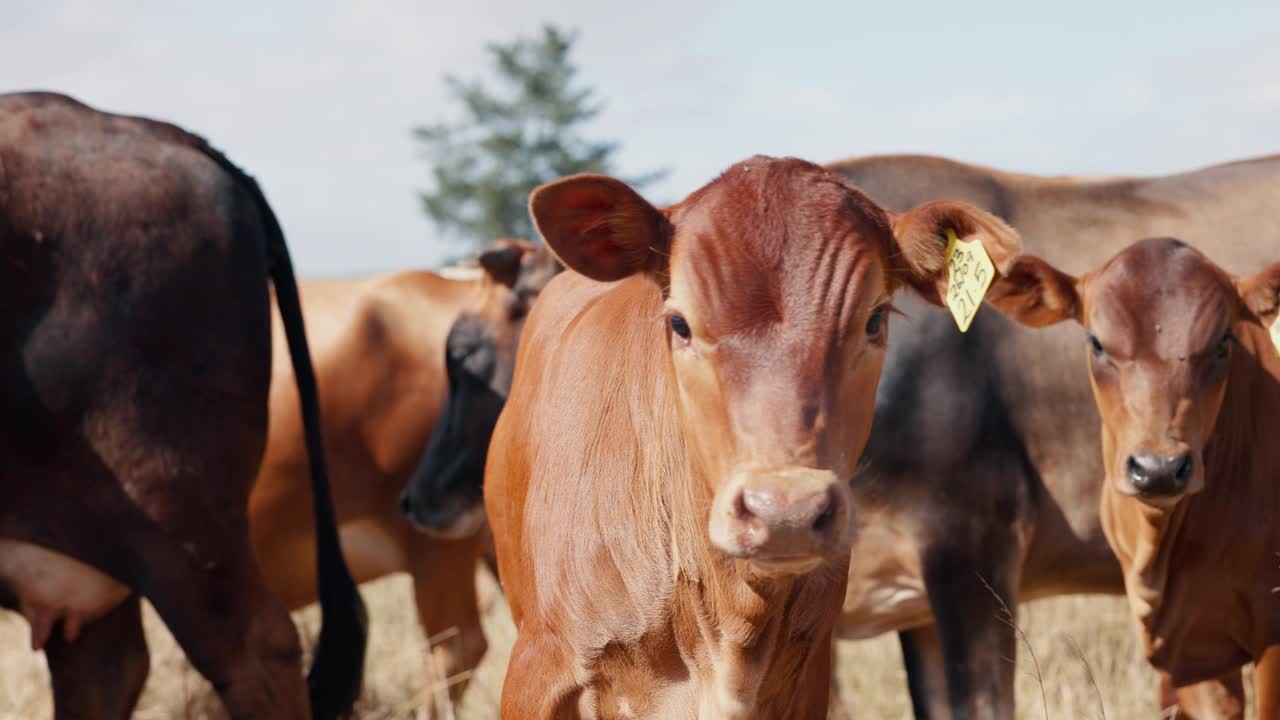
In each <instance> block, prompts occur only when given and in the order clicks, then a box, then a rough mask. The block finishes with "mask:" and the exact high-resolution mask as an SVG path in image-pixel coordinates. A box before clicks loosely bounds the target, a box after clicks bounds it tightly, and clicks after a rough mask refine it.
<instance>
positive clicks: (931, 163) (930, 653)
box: [831, 155, 1280, 718]
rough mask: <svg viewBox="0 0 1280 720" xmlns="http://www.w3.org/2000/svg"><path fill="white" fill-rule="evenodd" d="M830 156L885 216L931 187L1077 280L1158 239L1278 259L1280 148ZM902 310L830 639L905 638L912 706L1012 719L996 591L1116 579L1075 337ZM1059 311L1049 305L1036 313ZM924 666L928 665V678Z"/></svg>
mask: <svg viewBox="0 0 1280 720" xmlns="http://www.w3.org/2000/svg"><path fill="white" fill-rule="evenodd" d="M831 167H832V169H833V170H835V171H836V172H839V173H840V174H842V175H844V176H845V177H847V178H848V179H849V180H850V181H851V182H853V183H854V184H855V185H857V186H858V187H859V188H861V189H862V190H864V191H865V192H866V193H867V194H868V195H870V196H871V198H872V199H873V200H875V201H876V202H877V203H880V204H881V205H883V206H885V207H886V208H889V209H890V210H895V211H902V210H906V209H908V208H911V207H915V206H917V205H920V204H921V203H925V202H928V201H932V200H937V199H942V198H951V199H954V200H962V201H965V202H969V203H972V204H975V205H977V206H979V207H981V208H983V209H985V210H987V211H989V212H991V213H993V214H995V215H997V216H999V217H1000V218H1001V219H1003V220H1004V221H1006V222H1008V223H1010V224H1011V225H1013V226H1014V227H1016V228H1017V229H1018V232H1019V234H1020V235H1021V236H1022V238H1023V239H1024V242H1025V245H1026V249H1027V251H1028V252H1036V253H1038V254H1041V255H1043V256H1045V257H1049V258H1051V259H1052V260H1053V261H1054V263H1055V264H1056V265H1057V266H1058V267H1061V268H1063V269H1064V270H1066V271H1068V272H1072V273H1081V272H1084V271H1086V270H1088V269H1091V268H1094V267H1097V266H1098V265H1100V264H1101V263H1102V262H1103V261H1105V260H1106V259H1107V258H1108V257H1110V256H1112V255H1114V254H1115V253H1116V252H1118V251H1119V250H1120V249H1121V248H1123V247H1124V246H1126V245H1128V244H1129V243H1131V242H1133V240H1134V239H1136V238H1141V237H1147V236H1158V235H1173V236H1177V237H1180V238H1182V239H1184V240H1186V241H1188V242H1190V243H1192V244H1194V245H1196V246H1197V247H1201V248H1204V249H1205V250H1206V251H1208V252H1209V253H1210V254H1211V255H1212V256H1213V257H1215V258H1216V259H1217V260H1218V261H1219V262H1221V263H1222V264H1223V265H1224V266H1225V267H1226V268H1227V269H1229V270H1231V271H1233V272H1245V271H1250V272H1252V271H1253V270H1256V269H1257V267H1259V266H1261V265H1262V264H1263V263H1265V262H1267V261H1270V260H1273V259H1274V253H1275V247H1276V240H1275V239H1276V238H1277V237H1280V195H1278V194H1277V189H1278V188H1280V156H1271V157H1264V158H1257V159H1253V160H1246V161H1241V162H1234V163H1226V164H1221V165H1215V166H1212V167H1207V168H1203V169H1199V170H1194V171H1190V172H1183V173H1177V174H1172V175H1166V176H1159V177H1098V178H1074V177H1041V176H1034V175H1026V174H1018V173H1010V172H1004V171H1000V170H995V169H991V168H985V167H980V166H976V165H969V164H965V163H959V162H955V161H952V160H948V159H945V158H938V157H927V156H912V155H896V156H876V157H864V158H858V159H855V160H849V161H845V162H841V163H836V164H833V165H832V166H831ZM1019 272H1020V271H1019V269H1018V268H1017V267H1015V268H1013V269H1012V270H1011V273H1012V274H1013V275H1016V274H1018V273H1019ZM997 292H999V288H998V287H996V288H993V289H992V295H991V296H989V298H988V299H989V300H990V298H991V297H994V296H995V294H996V293H997ZM1035 302H1039V300H1036V301H1035ZM895 305H897V306H898V307H900V308H901V309H902V311H903V313H904V315H905V317H902V318H895V322H894V326H893V342H891V343H890V350H889V354H888V357H887V358H886V361H885V369H884V377H883V378H882V381H881V385H880V392H879V399H878V403H879V405H878V410H877V414H876V423H875V427H874V429H873V432H872V436H871V439H870V441H869V442H868V445H867V448H866V451H865V453H864V465H863V467H862V468H861V470H860V472H859V473H857V474H856V475H855V477H854V481H853V489H854V496H855V501H856V502H857V503H858V505H859V507H865V508H867V509H868V512H866V513H864V514H862V515H861V517H862V518H865V519H866V522H869V523H875V524H876V525H875V527H871V528H864V529H863V530H862V535H861V536H862V537H864V538H867V542H865V543H864V542H858V543H857V544H855V546H854V548H853V557H852V564H851V569H850V581H849V588H848V596H847V598H846V602H845V610H844V613H843V616H842V618H841V622H840V628H839V635H840V636H841V637H849V638H859V637H867V636H869V635H874V634H877V633H880V632H884V631H886V630H902V631H907V632H906V633H905V634H904V635H903V643H904V648H905V656H906V660H907V663H908V665H909V669H910V672H909V674H910V676H911V677H912V682H911V688H912V697H913V700H914V701H915V702H916V706H917V708H920V709H921V711H922V712H923V708H925V707H929V706H932V707H934V708H935V709H937V708H939V707H942V708H945V707H946V706H947V705H950V706H951V707H952V708H954V709H955V710H956V712H958V713H960V712H963V713H966V714H967V716H968V717H1000V718H1011V717H1013V712H1014V702H1013V700H1014V698H1013V684H1014V677H1013V675H1014V667H1013V665H1012V664H1010V663H1008V662H1006V661H1005V660H1004V659H1005V658H1008V657H1011V656H1012V654H1013V652H1014V651H1015V647H1016V642H1015V638H1014V635H1013V631H1012V629H1011V628H1010V627H1009V626H1007V625H1006V624H1005V623H1004V621H1003V614H1002V612H1003V611H1002V609H1001V603H1004V604H1005V605H1007V606H1009V607H1015V608H1016V606H1017V604H1018V602H1019V601H1020V600H1026V599H1032V598H1036V597H1044V596H1047V595H1054V594H1061V593H1077V592H1107V593H1120V592H1123V590H1124V586H1123V578H1122V576H1121V573H1120V568H1119V565H1118V563H1117V562H1116V560H1115V558H1114V556H1113V554H1112V552H1111V550H1110V548H1109V546H1108V544H1107V541H1106V537H1105V534H1104V532H1103V530H1102V524H1101V521H1100V518H1099V516H1098V503H1099V501H1100V497H1101V490H1102V479H1103V477H1104V473H1103V468H1102V464H1101V461H1100V458H1101V457H1102V452H1101V448H1100V444H1099V438H1100V437H1101V431H1100V427H1099V423H1098V418H1097V412H1096V410H1095V409H1094V402H1093V398H1092V397H1091V396H1090V392H1089V380H1088V374H1087V372H1086V370H1085V367H1084V365H1083V363H1081V362H1080V360H1079V358H1080V353H1082V352H1083V350H1082V347H1083V345H1084V337H1083V334H1082V333H1081V332H1080V330H1079V328H1076V327H1069V326H1065V325H1064V326H1058V327H1052V328H1046V329H1043V330H1031V329H1026V328H1022V327H1019V326H1018V325H1017V324H1016V323H1012V322H1009V321H1007V320H1006V319H1004V318H1003V317H1001V316H1000V315H999V314H998V313H992V312H989V311H985V310H984V311H980V312H979V313H978V315H977V317H976V318H975V320H974V324H973V327H972V328H971V329H970V331H969V332H968V333H967V334H965V335H960V334H959V333H957V332H956V330H955V324H954V322H953V321H952V319H951V317H950V316H949V314H948V313H947V312H946V311H945V310H938V309H935V308H933V307H932V306H929V305H927V304H925V303H923V302H920V301H917V300H916V299H915V298H914V297H911V296H905V297H903V298H902V299H901V300H900V301H895ZM1028 309H1029V310H1030V309H1037V308H1035V307H1034V306H1029V308H1028ZM1059 309H1060V308H1058V307H1057V306H1055V305H1053V304H1052V301H1050V303H1049V304H1046V305H1044V306H1042V307H1039V308H1038V309H1037V311H1038V312H1042V313H1046V314H1047V315H1051V314H1052V313H1054V312H1057V311H1058V310H1059ZM1047 315H1046V316H1047ZM1043 322H1045V320H1044V319H1042V320H1041V321H1040V322H1039V323H1038V324H1043ZM1063 418H1070V419H1071V421H1070V422H1064V421H1063ZM957 488H963V491H962V492H961V491H957ZM855 519H856V518H855ZM885 528H893V531H892V532H889V531H888V530H886V529H885ZM914 648H919V652H917V651H916V650H915V649H914ZM931 668H932V669H935V670H937V671H939V673H938V675H939V676H937V677H931V678H927V679H922V675H925V674H928V673H929V672H930V669H931ZM937 691H940V692H941V693H942V697H941V698H930V697H927V695H928V694H929V693H931V692H937ZM1152 692H1153V694H1154V692H1155V688H1152ZM930 717H943V718H945V717H947V716H946V715H940V716H939V715H936V714H935V715H930Z"/></svg>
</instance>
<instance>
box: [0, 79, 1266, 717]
mask: <svg viewBox="0 0 1280 720" xmlns="http://www.w3.org/2000/svg"><path fill="white" fill-rule="evenodd" d="M529 212H530V215H531V217H532V219H533V221H534V223H535V225H536V227H537V229H538V232H539V233H540V235H541V236H542V239H543V240H544V241H545V243H544V244H534V243H530V242H527V241H524V240H499V241H496V242H494V243H493V244H492V245H491V246H490V247H489V248H487V249H486V250H484V251H483V252H482V253H480V254H479V256H478V257H476V258H474V259H473V260H471V261H466V262H463V263H460V264H459V265H457V266H454V267H452V268H448V269H445V270H441V271H438V272H426V271H414V272H400V273H395V274H391V275H387V276H381V277H370V278H362V279H354V280H331V281H313V282H302V283H298V282H296V281H295V279H294V274H293V270H292V267H291V264H290V260H289V255H288V251H287V249H286V247H285V241H284V237H283V234H282V232H281V230H280V227H279V225H278V224H277V221H276V219H275V216H274V215H273V213H272V211H271V209H270V207H269V205H268V204H267V201H266V199H265V197H264V195H263V193H262V192H261V191H260V190H259V188H258V186H257V184H256V183H255V182H254V180H253V179H252V178H250V177H249V176H248V175H246V174H245V173H244V172H242V171H241V170H240V169H238V168H237V167H236V166H234V165H233V164H231V162H230V161H228V160H227V159H226V158H225V157H224V156H223V155H222V154H221V153H219V152H218V151H217V150H215V149H213V148H212V147H211V146H210V145H209V144H208V143H206V142H205V141H204V140H203V139H201V138H199V137H197V136H194V135H192V134H190V133H187V132H185V131H183V130H181V129H179V128H177V127H175V126H173V125H169V124H165V123H161V122H155V121H151V120H146V119H142V118H134V117H123V116H117V115H111V114H107V113H102V112H98V111H96V110H93V109H91V108H89V107H87V106H85V105H83V104H80V103H79V102H77V101H75V100H72V99H70V98H67V97H64V96H60V95H55V94H47V93H28V94H15V95H4V96H0V387H2V388H3V393H4V402H3V406H0V457H2V458H3V461H2V462H0V606H2V607H4V608H7V609H10V610H13V611H16V612H18V613H20V614H21V615H22V616H23V617H24V618H25V619H26V621H27V622H28V624H29V625H30V630H31V647H32V649H33V650H43V651H44V653H45V656H46V658H47V662H48V666H49V671H50V675H51V679H52V683H51V684H52V692H53V697H54V707H55V713H56V716H57V717H59V718H63V717H66V718H71V717H77V718H80V717H86V718H124V717H128V716H130V714H131V713H132V711H133V708H134V705H135V703H136V701H137V699H138V696H139V693H140V692H141V688H142V686H143V683H144V681H145V679H146V677H147V674H148V670H149V660H148V651H147V646H146V642H145V639H144V637H143V629H142V622H141V614H140V608H141V605H140V602H141V599H143V598H145V599H146V600H148V601H149V602H150V603H151V604H152V605H153V606H154V607H155V609H156V610H157V612H158V614H159V616H160V617H161V618H162V619H163V621H164V622H165V624H166V625H167V626H168V627H169V629H170V630H171V631H172V632H173V634H174V636H175V638H176V639H177V641H178V643H179V644H180V645H181V647H182V648H183V650H184V651H185V652H186V654H187V656H188V657H189V659H190V660H191V663H192V664H193V666H194V667H195V668H196V669H197V670H198V671H199V672H200V673H202V674H203V675H204V676H205V677H206V678H208V679H209V681H210V682H211V683H212V685H213V687H214V688H215V690H216V692H217V693H218V694H219V696H220V698H221V700H222V702H223V704H224V705H225V707H226V709H227V711H228V713H229V714H230V716H231V717H233V718H303V717H316V718H334V717H341V716H344V715H346V714H347V713H349V712H350V708H351V706H352V704H353V703H354V701H355V699H356V697H357V695H358V694H359V692H360V687H361V677H362V673H363V671H364V670H363V669H364V667H365V664H366V658H365V637H366V629H367V624H368V623H370V622H372V623H377V622H378V620H379V619H378V618H377V617H376V616H374V617H367V616H366V612H365V609H364V606H363V604H362V602H361V599H360V595H359V593H358V592H357V590H356V586H357V584H358V583H361V582H365V581H367V580H372V579H374V578H378V577H382V576H384V575H388V574H391V573H397V572H406V573H408V574H409V575H411V576H412V579H413V589H414V597H415V600H416V607H417V611H418V619H419V621H420V623H421V625H422V627H423V630H424V631H425V632H426V633H428V634H429V635H433V634H437V633H439V632H441V631H444V630H446V629H454V630H456V632H457V634H458V638H457V641H456V642H452V643H443V644H438V645H435V646H434V647H433V648H432V650H431V653H432V656H431V657H430V658H429V661H430V662H431V663H432V664H433V665H434V666H435V669H436V671H437V672H439V673H443V674H444V675H445V676H450V677H452V676H459V675H462V676H465V672H466V671H467V670H469V669H471V668H474V667H475V666H476V665H477V664H478V663H479V661H480V659H481V657H482V656H483V655H484V653H485V651H486V642H485V638H484V635H483V633H482V631H481V628H480V614H481V613H480V610H479V605H478V599H477V594H476V590H475V584H474V573H475V572H476V568H477V564H488V565H490V566H491V567H496V570H497V572H498V576H499V578H500V580H501V586H502V591H503V592H504V593H505V596H506V599H507V602H508V603H509V605H510V608H511V612H512V617H513V619H514V621H515V625H516V628H517V638H516V642H515V646H514V648H513V650H512V654H511V658H510V663H509V666H508V669H507V674H506V679H505V682H504V685H503V691H502V699H501V712H502V716H503V717H504V718H547V719H551V718H569V717H582V718H702V719H703V720H710V719H718V718H788V719H789V718H825V717H826V715H827V712H828V701H829V697H830V694H831V692H830V688H831V681H832V672H833V663H832V643H833V641H834V640H838V639H856V638H864V637H870V636H872V635H877V634H880V633H883V632H887V631H896V632H898V633H899V637H900V639H901V644H902V650H903V658H904V661H905V663H906V670H907V674H908V684H909V689H910V693H911V700H912V704H913V707H914V709H915V713H916V716H917V717H920V718H957V719H959V718H1012V717H1013V714H1014V697H1013V695H1014V693H1013V685H1014V682H1013V680H1014V678H1013V673H1014V668H1013V666H1012V665H1011V664H1010V663H1008V662H1007V661H1006V659H1007V658H1009V657H1012V656H1013V655H1014V653H1015V650H1016V648H1015V635H1014V628H1013V627H1012V626H1011V624H1010V623H1009V622H1007V618H1006V617H1005V615H1004V611H1003V608H1016V607H1017V604H1018V602H1019V601H1021V600H1026V599H1030V598H1036V597H1044V596H1049V595H1058V594H1066V593H1111V594H1121V593H1123V594H1124V595H1125V596H1126V597H1127V600H1128V604H1129V608H1130V610H1131V614H1132V618H1133V622H1134V627H1135V628H1136V629H1137V632H1138V633H1139V637H1140V638H1141V640H1142V645H1143V648H1144V650H1145V652H1146V656H1147V659H1148V660H1149V661H1150V663H1151V664H1152V665H1153V666H1154V667H1155V669H1156V670H1157V671H1158V672H1159V674H1160V677H1161V678H1162V687H1159V688H1155V687H1153V688H1150V692H1151V694H1152V697H1153V698H1155V697H1159V698H1160V700H1161V702H1162V704H1163V705H1164V706H1166V707H1169V706H1174V705H1176V706H1177V707H1178V711H1179V712H1180V713H1181V715H1180V716H1186V717H1195V718H1232V717H1242V716H1243V713H1244V709H1245V704H1244V697H1245V696H1244V687H1243V685H1244V683H1243V680H1242V675H1241V670H1242V666H1244V665H1247V664H1249V663H1253V664H1254V666H1255V671H1254V676H1253V677H1254V685H1255V688H1254V704H1255V705H1256V707H1257V709H1258V713H1259V714H1260V716H1261V717H1263V718H1280V594H1277V592H1276V588H1280V443H1276V442H1274V441H1270V442H1269V441H1268V437H1272V438H1273V437H1274V436H1275V434H1276V432H1277V430H1276V428H1277V424H1280V319H1278V318H1277V316H1278V315H1280V156H1271V157H1266V158H1259V159H1254V160H1247V161H1240V162H1234V163H1229V164H1224V165H1217V166H1213V167H1209V168H1205V169H1201V170H1196V171H1192V172H1187V173H1181V174H1176V175H1169V176H1164V177H1109V178H1097V179H1092V178H1071V177H1038V176H1032V175H1020V174H1013V173H1006V172H1000V171H996V170H991V169H988V168H982V167H977V166H971V165H965V164H961V163H957V162H952V161H949V160H945V159H942V158H935V157H924V156H876V157H867V158H859V159H854V160H849V161H844V162H837V163H832V164H829V165H827V166H819V165H814V164H811V163H808V162H805V161H801V160H796V159H774V158H768V157H760V156H757V157H753V158H750V159H747V160H745V161H743V162H740V163H738V164H736V165H734V166H732V167H730V168H729V169H728V170H726V171H725V172H724V173H722V174H721V175H720V176H718V177H716V178H714V179H713V180H711V181H710V182H709V183H708V184H706V185H705V186H704V187H702V188H701V189H699V190H697V191H696V192H694V193H693V194H691V195H689V196H688V197H687V198H685V199H684V200H682V201H681V202H679V203H676V204H674V205H671V206H668V207H656V206H654V205H652V204H650V203H649V202H648V201H647V200H645V199H644V198H643V197H641V196H640V195H639V194H637V193H636V192H635V191H634V190H633V189H631V188H630V187H628V186H627V185H626V184H624V183H623V182H621V181H619V180H616V179H612V178H609V177H604V176H595V175H580V176H574V177H569V178H564V179H560V180H558V181H556V182H552V183H550V184H547V185H544V186H542V187H540V188H538V189H537V190H535V191H534V192H533V193H532V194H531V195H530V198H529ZM269 288H273V289H274V292H272V291H271V290H270V289H269ZM982 303H985V304H987V305H990V306H991V308H992V309H988V310H984V311H981V312H978V311H977V309H978V307H979V306H980V304H982ZM1068 321H1070V322H1068ZM958 325H959V326H958ZM891 327H892V330H891ZM304 328H305V329H304ZM273 347H274V348H275V349H276V352H277V354H276V356H275V360H274V361H273V359H272V349H273ZM315 601H319V603H320V606H321V609H322V618H323V622H322V630H321V633H320V637H319V640H318V643H317V646H316V652H315V656H314V659H313V662H312V667H311V670H310V672H309V674H308V675H307V677H306V678H305V681H304V678H303V676H302V674H301V672H300V664H301V650H300V644H299V639H298V637H297V635H296V630H295V628H294V625H293V624H292V622H291V621H290V617H289V614H288V610H289V609H292V608H297V607H301V606H304V605H307V604H310V603H312V602H315ZM377 662H378V658H376V657H372V658H369V659H368V664H369V666H370V667H371V668H376V667H377ZM464 688H465V683H463V682H460V683H457V684H455V685H454V686H453V688H452V690H451V692H453V693H454V694H455V695H456V694H459V693H461V692H462V691H463V690H464ZM853 710H854V711H855V712H856V708H853ZM175 712H177V711H176V710H175Z"/></svg>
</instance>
